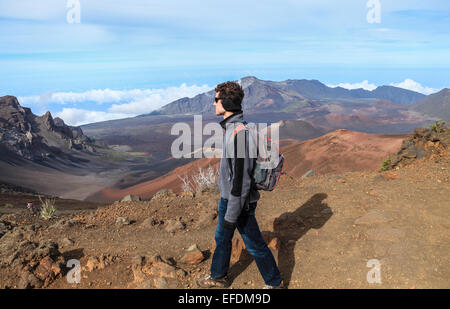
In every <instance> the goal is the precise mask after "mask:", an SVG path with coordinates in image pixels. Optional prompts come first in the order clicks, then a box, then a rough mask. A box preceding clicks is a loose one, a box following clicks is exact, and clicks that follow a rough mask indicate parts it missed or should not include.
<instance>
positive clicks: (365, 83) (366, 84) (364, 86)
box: [327, 80, 377, 91]
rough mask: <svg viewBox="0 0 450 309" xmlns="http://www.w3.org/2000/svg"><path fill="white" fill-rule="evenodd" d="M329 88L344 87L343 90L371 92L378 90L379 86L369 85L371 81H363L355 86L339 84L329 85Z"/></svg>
mask: <svg viewBox="0 0 450 309" xmlns="http://www.w3.org/2000/svg"><path fill="white" fill-rule="evenodd" d="M327 86H328V87H333V88H335V87H342V88H345V89H349V90H352V89H360V88H362V89H365V90H370V91H372V90H374V89H376V88H377V85H375V84H369V81H367V80H364V81H362V82H360V83H355V84H349V83H340V84H337V85H327Z"/></svg>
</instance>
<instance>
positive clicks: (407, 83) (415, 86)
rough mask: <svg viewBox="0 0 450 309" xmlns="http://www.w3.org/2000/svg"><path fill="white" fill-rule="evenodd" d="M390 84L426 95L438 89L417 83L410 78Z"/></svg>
mask: <svg viewBox="0 0 450 309" xmlns="http://www.w3.org/2000/svg"><path fill="white" fill-rule="evenodd" d="M391 86H394V87H399V88H403V89H408V90H412V91H416V92H420V93H423V94H426V95H428V94H432V93H436V92H438V91H439V89H435V88H431V87H426V86H422V85H421V84H420V83H418V82H416V81H414V80H412V79H410V78H407V79H405V80H404V81H402V82H400V83H391Z"/></svg>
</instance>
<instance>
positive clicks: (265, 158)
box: [227, 121, 285, 191]
mask: <svg viewBox="0 0 450 309" xmlns="http://www.w3.org/2000/svg"><path fill="white" fill-rule="evenodd" d="M243 129H245V130H247V131H248V132H249V135H250V136H252V137H253V138H255V137H259V138H260V139H261V140H262V141H264V147H263V150H264V153H263V154H262V153H260V151H259V150H260V149H259V147H257V148H256V149H257V157H256V158H255V162H254V164H253V170H252V171H251V174H250V175H251V176H252V177H251V178H252V187H253V188H254V189H256V190H263V191H272V190H273V189H274V188H275V186H276V185H277V184H278V181H279V180H280V176H281V174H282V170H283V164H284V160H285V158H284V156H283V155H282V154H281V153H279V147H278V144H277V143H276V142H275V141H273V140H272V139H270V138H269V137H268V136H267V135H262V134H261V133H259V132H258V130H257V129H256V128H251V127H249V126H248V125H247V122H246V121H243V123H242V124H240V125H239V126H237V127H236V129H235V130H234V131H233V134H232V136H233V137H234V135H235V134H237V133H238V132H239V131H240V130H243ZM256 142H257V140H256V141H255V140H254V145H257V143H256ZM273 147H275V150H276V153H273V149H274V148H273ZM267 150H269V151H267ZM274 155H278V161H276V159H274V158H273V156H274ZM272 160H274V162H272ZM227 161H228V165H229V168H230V169H231V159H228V160H227Z"/></svg>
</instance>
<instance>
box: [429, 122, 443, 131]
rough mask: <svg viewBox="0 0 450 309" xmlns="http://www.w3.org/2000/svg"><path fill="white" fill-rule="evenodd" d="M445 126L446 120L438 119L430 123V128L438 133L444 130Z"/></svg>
mask: <svg viewBox="0 0 450 309" xmlns="http://www.w3.org/2000/svg"><path fill="white" fill-rule="evenodd" d="M444 128H445V121H439V120H436V123H434V124H432V125H430V129H431V130H433V131H434V132H436V133H440V132H442V131H444Z"/></svg>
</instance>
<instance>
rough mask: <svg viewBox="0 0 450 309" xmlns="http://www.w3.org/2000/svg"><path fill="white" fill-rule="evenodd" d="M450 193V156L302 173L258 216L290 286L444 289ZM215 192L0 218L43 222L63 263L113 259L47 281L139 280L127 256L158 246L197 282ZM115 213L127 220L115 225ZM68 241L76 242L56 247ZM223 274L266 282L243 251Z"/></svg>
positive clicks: (266, 201) (251, 283) (2, 270)
mask: <svg viewBox="0 0 450 309" xmlns="http://www.w3.org/2000/svg"><path fill="white" fill-rule="evenodd" d="M448 192H450V157H449V156H448V155H446V156H443V157H437V158H434V159H433V160H418V161H416V162H415V163H413V164H412V165H409V166H406V167H402V168H399V169H398V170H394V171H388V172H383V173H378V172H371V171H368V172H349V173H343V174H340V175H326V176H312V177H307V178H305V179H303V180H300V179H296V178H291V177H289V176H284V177H282V178H281V180H280V184H279V186H278V187H277V188H276V189H275V190H274V191H273V192H262V194H261V200H260V202H259V203H258V208H257V211H256V216H257V218H258V222H259V223H260V228H261V230H262V231H264V233H265V234H271V235H272V236H274V235H275V236H277V237H278V239H279V240H280V244H281V245H280V248H279V250H275V249H273V253H274V256H275V258H276V259H277V261H278V265H279V267H280V270H281V272H282V276H283V278H284V280H285V283H286V285H287V286H288V287H289V288H291V289H292V288H294V289H295V288H449V287H450V281H449V278H450V258H449V257H450V244H449V242H448V238H449V234H450V233H449V228H450V212H449V207H450V196H449V194H448ZM169 195H170V194H169ZM218 199H219V195H218V193H217V192H216V193H214V192H213V193H210V192H206V193H204V194H203V195H202V196H197V197H195V198H192V197H189V196H162V197H160V198H155V199H154V200H152V201H144V202H125V203H115V204H112V205H110V206H108V207H106V208H100V209H99V210H97V211H84V212H81V213H77V214H73V215H71V216H70V217H71V218H72V219H74V220H75V221H76V222H79V224H75V225H72V226H70V225H67V226H62V227H60V228H56V227H55V224H57V223H58V220H61V218H65V217H67V216H60V217H58V218H55V219H52V220H50V221H47V222H44V223H43V224H42V220H40V219H38V218H36V217H26V218H24V215H23V214H22V213H19V214H16V215H4V216H3V217H1V218H0V220H9V221H16V222H19V221H21V222H22V223H21V224H31V223H35V222H38V221H39V222H40V223H41V224H42V225H43V226H42V227H40V228H39V229H38V231H37V232H36V233H35V234H32V235H31V236H30V237H31V238H33V239H35V240H37V239H40V240H43V239H44V240H48V239H52V240H53V241H55V242H57V243H58V244H60V251H61V253H62V254H63V256H64V258H65V260H68V259H70V258H76V259H79V260H80V262H81V265H82V266H86V265H88V264H89V263H88V261H89V259H92V257H97V258H98V257H101V256H102V255H104V256H107V257H108V259H109V260H110V262H109V263H107V265H106V266H102V267H98V268H99V269H94V270H92V271H88V270H85V269H84V270H83V271H82V279H81V283H80V284H69V283H68V282H67V280H66V278H65V277H64V276H59V278H57V279H56V280H55V281H53V282H52V283H51V284H49V285H48V287H49V288H130V287H136V285H135V284H134V282H135V281H136V271H135V270H134V268H133V266H132V265H133V258H135V256H136V255H152V254H155V253H158V254H160V255H161V256H162V257H163V259H164V260H165V261H174V262H173V263H172V264H173V265H176V267H180V268H182V269H183V270H184V271H185V272H186V275H185V276H182V277H181V278H178V277H176V279H170V280H175V281H176V287H182V288H196V286H195V283H194V282H195V279H196V278H198V277H199V276H202V275H204V274H206V273H207V272H208V270H209V266H210V263H211V257H210V253H211V252H210V250H211V249H212V244H213V243H212V240H213V235H214V230H215V227H216V224H217V219H213V217H214V216H209V215H208V214H211V213H212V214H214V210H215V209H216V208H217V203H218ZM121 216H123V217H127V218H128V219H129V220H130V221H131V224H128V225H120V226H118V225H116V224H115V221H116V219H117V217H121ZM180 217H181V218H180ZM205 218H206V219H205ZM170 220H174V221H170ZM177 220H178V221H180V222H182V223H183V224H184V227H180V228H179V229H174V232H167V231H166V229H167V226H168V225H169V224H172V223H173V222H175V221H177ZM235 236H236V237H238V232H236V235H235ZM64 238H69V239H70V240H73V243H72V244H69V245H61V244H64V241H63V239H64ZM1 241H2V239H0V243H1ZM192 244H197V245H198V247H199V248H200V249H201V250H202V251H203V254H204V256H205V260H204V261H203V262H201V263H199V264H196V265H184V264H182V263H180V262H179V261H180V258H181V257H182V256H183V255H184V254H185V250H186V249H187V248H188V247H190V246H191V245H192ZM371 259H377V260H378V261H379V262H380V274H381V283H380V284H377V283H368V282H367V273H368V272H369V271H370V270H371V268H369V267H367V262H368V261H369V260H371ZM155 265H156V264H155ZM0 274H1V275H2V278H3V279H2V280H0V285H1V286H2V287H6V286H8V287H14V286H15V284H16V283H15V282H17V280H18V278H17V277H15V276H17V275H14V274H12V273H11V270H10V269H9V268H8V267H4V266H0ZM229 276H230V278H231V280H232V286H231V288H250V289H251V288H261V287H262V286H264V282H263V280H262V278H261V276H260V275H259V272H258V270H257V267H256V265H255V263H254V261H253V260H252V258H251V257H250V256H248V254H246V253H245V252H244V253H243V254H242V255H241V256H240V259H239V261H238V262H237V263H234V264H232V266H231V269H230V273H229ZM15 280H16V281H15ZM158 282H159V281H158ZM138 287H145V286H142V285H141V286H138ZM151 287H154V285H151ZM162 287H165V285H162ZM168 287H171V286H170V285H169V286H168Z"/></svg>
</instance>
